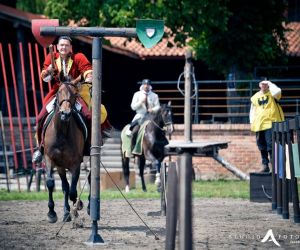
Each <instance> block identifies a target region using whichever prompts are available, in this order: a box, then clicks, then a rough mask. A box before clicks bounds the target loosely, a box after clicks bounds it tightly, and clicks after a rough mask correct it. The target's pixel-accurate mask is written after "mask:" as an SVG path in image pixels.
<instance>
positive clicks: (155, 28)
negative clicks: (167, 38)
mask: <svg viewBox="0 0 300 250" xmlns="http://www.w3.org/2000/svg"><path fill="white" fill-rule="evenodd" d="M136 33H137V36H138V38H139V40H140V41H141V43H142V44H143V45H144V47H145V48H147V49H149V48H152V47H153V46H154V45H155V44H157V43H158V42H159V40H160V39H161V38H162V36H163V34H164V21H163V20H152V19H141V20H137V21H136Z"/></svg>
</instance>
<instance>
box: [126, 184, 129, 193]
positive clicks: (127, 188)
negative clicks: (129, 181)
mask: <svg viewBox="0 0 300 250" xmlns="http://www.w3.org/2000/svg"><path fill="white" fill-rule="evenodd" d="M125 192H126V193H129V186H128V185H126V187H125Z"/></svg>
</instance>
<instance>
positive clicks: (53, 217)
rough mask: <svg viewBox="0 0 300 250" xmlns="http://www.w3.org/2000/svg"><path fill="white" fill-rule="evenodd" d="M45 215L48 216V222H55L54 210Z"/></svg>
mask: <svg viewBox="0 0 300 250" xmlns="http://www.w3.org/2000/svg"><path fill="white" fill-rule="evenodd" d="M47 216H48V222H49V223H55V222H56V221H57V215H56V213H55V212H53V213H50V212H49V213H48V214H47Z"/></svg>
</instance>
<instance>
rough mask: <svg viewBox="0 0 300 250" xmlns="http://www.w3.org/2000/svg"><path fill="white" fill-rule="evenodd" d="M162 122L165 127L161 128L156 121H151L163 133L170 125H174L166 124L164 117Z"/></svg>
mask: <svg viewBox="0 0 300 250" xmlns="http://www.w3.org/2000/svg"><path fill="white" fill-rule="evenodd" d="M162 120H163V122H164V126H163V127H162V128H161V127H160V126H159V125H158V124H157V123H156V122H155V121H154V120H150V122H152V123H153V124H154V125H155V126H156V127H157V128H159V129H160V130H161V131H164V127H165V126H168V125H170V124H172V122H166V121H165V120H164V117H163V116H162Z"/></svg>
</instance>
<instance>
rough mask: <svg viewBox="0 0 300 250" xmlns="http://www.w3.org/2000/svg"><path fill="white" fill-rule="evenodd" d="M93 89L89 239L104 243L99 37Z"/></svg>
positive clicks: (100, 43) (94, 44)
mask: <svg viewBox="0 0 300 250" xmlns="http://www.w3.org/2000/svg"><path fill="white" fill-rule="evenodd" d="M92 51H93V52H92V54H93V55H92V57H93V91H92V107H93V112H92V142H91V144H92V145H91V198H90V208H91V210H90V211H91V220H92V234H91V235H90V238H89V239H88V242H90V243H103V242H104V241H103V239H102V237H101V236H100V235H99V234H98V224H97V221H98V220H99V219H100V160H101V159H100V153H101V133H100V119H101V117H100V115H101V112H100V107H101V85H102V40H101V38H99V37H95V38H94V39H93V48H92Z"/></svg>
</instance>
